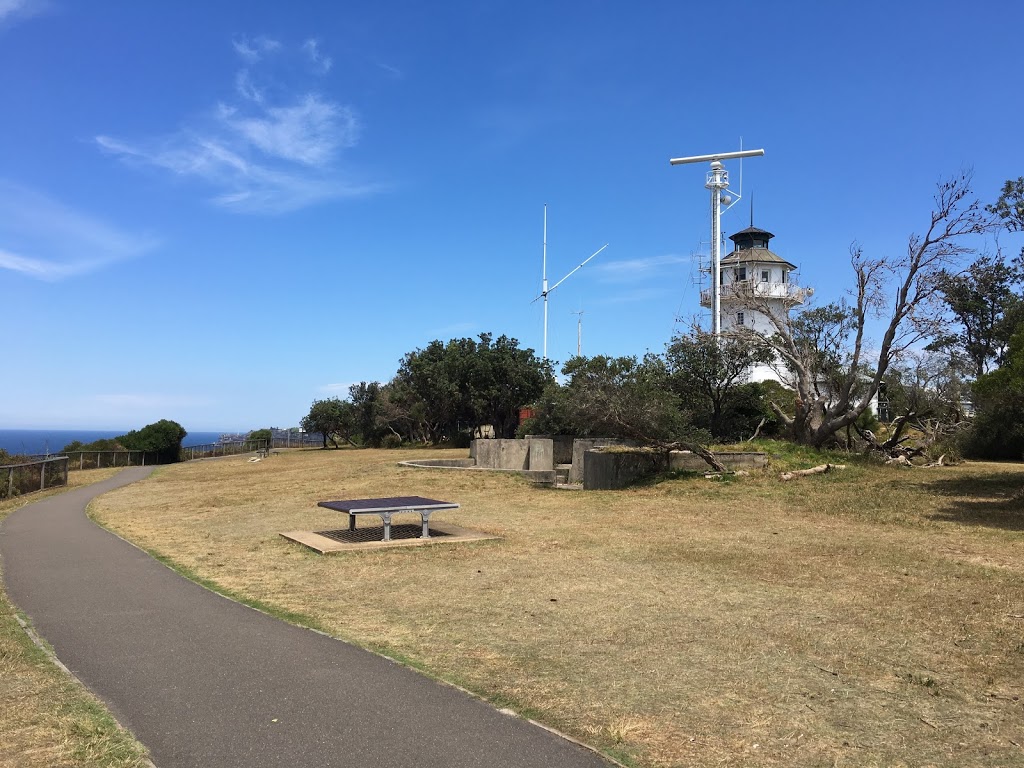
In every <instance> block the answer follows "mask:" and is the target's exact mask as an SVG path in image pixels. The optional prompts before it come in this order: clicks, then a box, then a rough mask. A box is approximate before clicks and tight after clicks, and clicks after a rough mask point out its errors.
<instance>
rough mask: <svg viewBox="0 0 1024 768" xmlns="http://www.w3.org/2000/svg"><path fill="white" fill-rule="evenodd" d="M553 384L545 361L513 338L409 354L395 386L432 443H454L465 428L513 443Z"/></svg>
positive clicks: (483, 338) (486, 337) (457, 342)
mask: <svg viewBox="0 0 1024 768" xmlns="http://www.w3.org/2000/svg"><path fill="white" fill-rule="evenodd" d="M550 379H551V373H550V368H549V366H548V364H547V362H546V361H542V360H540V359H538V358H537V356H536V354H535V353H534V351H533V350H532V349H520V348H519V342H518V341H517V340H516V339H513V338H509V337H508V336H499V337H498V338H497V339H494V337H493V336H492V335H491V334H489V333H481V334H480V335H479V337H478V339H469V338H463V339H452V340H450V341H449V342H448V343H447V344H443V343H441V342H440V341H436V340H435V341H432V342H430V344H428V345H427V347H426V348H425V349H417V350H415V351H413V352H410V353H408V354H407V355H406V356H405V357H404V358H403V359H402V363H401V366H400V367H399V370H398V373H397V375H396V376H395V381H394V382H393V385H394V388H395V394H396V398H395V399H396V402H397V403H400V404H401V406H402V408H403V409H404V410H405V411H406V412H407V413H410V414H413V413H415V414H416V418H418V419H419V420H420V423H421V426H422V430H423V431H424V432H425V433H426V434H428V435H429V439H430V440H431V441H432V442H435V443H437V442H440V441H441V440H443V439H446V438H447V439H450V438H454V437H455V435H456V434H457V433H458V432H459V431H460V429H461V428H462V427H465V428H466V429H469V430H474V431H475V430H476V429H478V428H479V427H482V426H485V425H490V426H491V427H493V429H494V434H495V436H496V437H512V436H513V435H514V434H515V429H516V426H517V424H518V418H519V409H520V408H522V407H523V406H525V405H527V404H529V403H531V402H533V401H534V400H535V399H537V398H538V397H540V395H541V393H542V392H543V391H544V386H545V385H546V383H547V382H548V381H550Z"/></svg>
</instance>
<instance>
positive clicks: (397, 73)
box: [374, 61, 405, 80]
mask: <svg viewBox="0 0 1024 768" xmlns="http://www.w3.org/2000/svg"><path fill="white" fill-rule="evenodd" d="M374 64H376V65H377V67H378V68H379V69H382V70H384V71H385V72H387V73H388V74H389V75H391V77H393V78H395V79H396V80H401V79H403V78H404V77H405V72H403V71H402V70H400V69H399V68H398V67H393V66H391V65H390V64H385V63H384V62H383V61H375V62H374Z"/></svg>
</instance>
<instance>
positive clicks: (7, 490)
mask: <svg viewBox="0 0 1024 768" xmlns="http://www.w3.org/2000/svg"><path fill="white" fill-rule="evenodd" d="M67 484H68V457H67V456H51V457H49V458H45V459H37V460H35V461H27V462H24V463H21V464H5V465H4V466H0V499H11V498H14V497H15V496H24V495H25V494H26V493H35V492H36V491H45V490H46V489H47V488H56V487H59V486H63V485H67Z"/></svg>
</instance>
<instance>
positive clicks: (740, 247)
mask: <svg viewBox="0 0 1024 768" xmlns="http://www.w3.org/2000/svg"><path fill="white" fill-rule="evenodd" d="M773 237H775V235H773V234H772V233H771V232H769V231H768V230H767V229H761V228H760V227H755V226H754V225H753V224H751V225H750V226H749V227H747V228H746V229H741V230H740V231H739V232H737V233H736V234H734V235H729V239H730V240H732V241H733V242H734V243H735V244H736V245H735V247H734V248H733V251H732V253H730V254H729V255H728V256H725V257H724V258H723V259H722V264H726V265H728V264H785V265H786V266H788V267H790V268H791V269H796V264H791V263H790V262H788V261H786V260H785V259H784V258H782V257H781V256H779V255H778V254H777V253H773V252H772V251H770V250H768V241H769V240H771V239H772V238H773Z"/></svg>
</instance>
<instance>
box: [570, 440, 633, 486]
mask: <svg viewBox="0 0 1024 768" xmlns="http://www.w3.org/2000/svg"><path fill="white" fill-rule="evenodd" d="M603 445H630V443H629V442H627V441H626V440H620V439H618V438H617V437H577V438H576V439H575V440H574V441H573V444H572V469H570V470H569V482H570V483H582V482H583V455H584V454H585V453H586V452H587V451H592V450H593V449H595V448H600V447H601V446H603Z"/></svg>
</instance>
